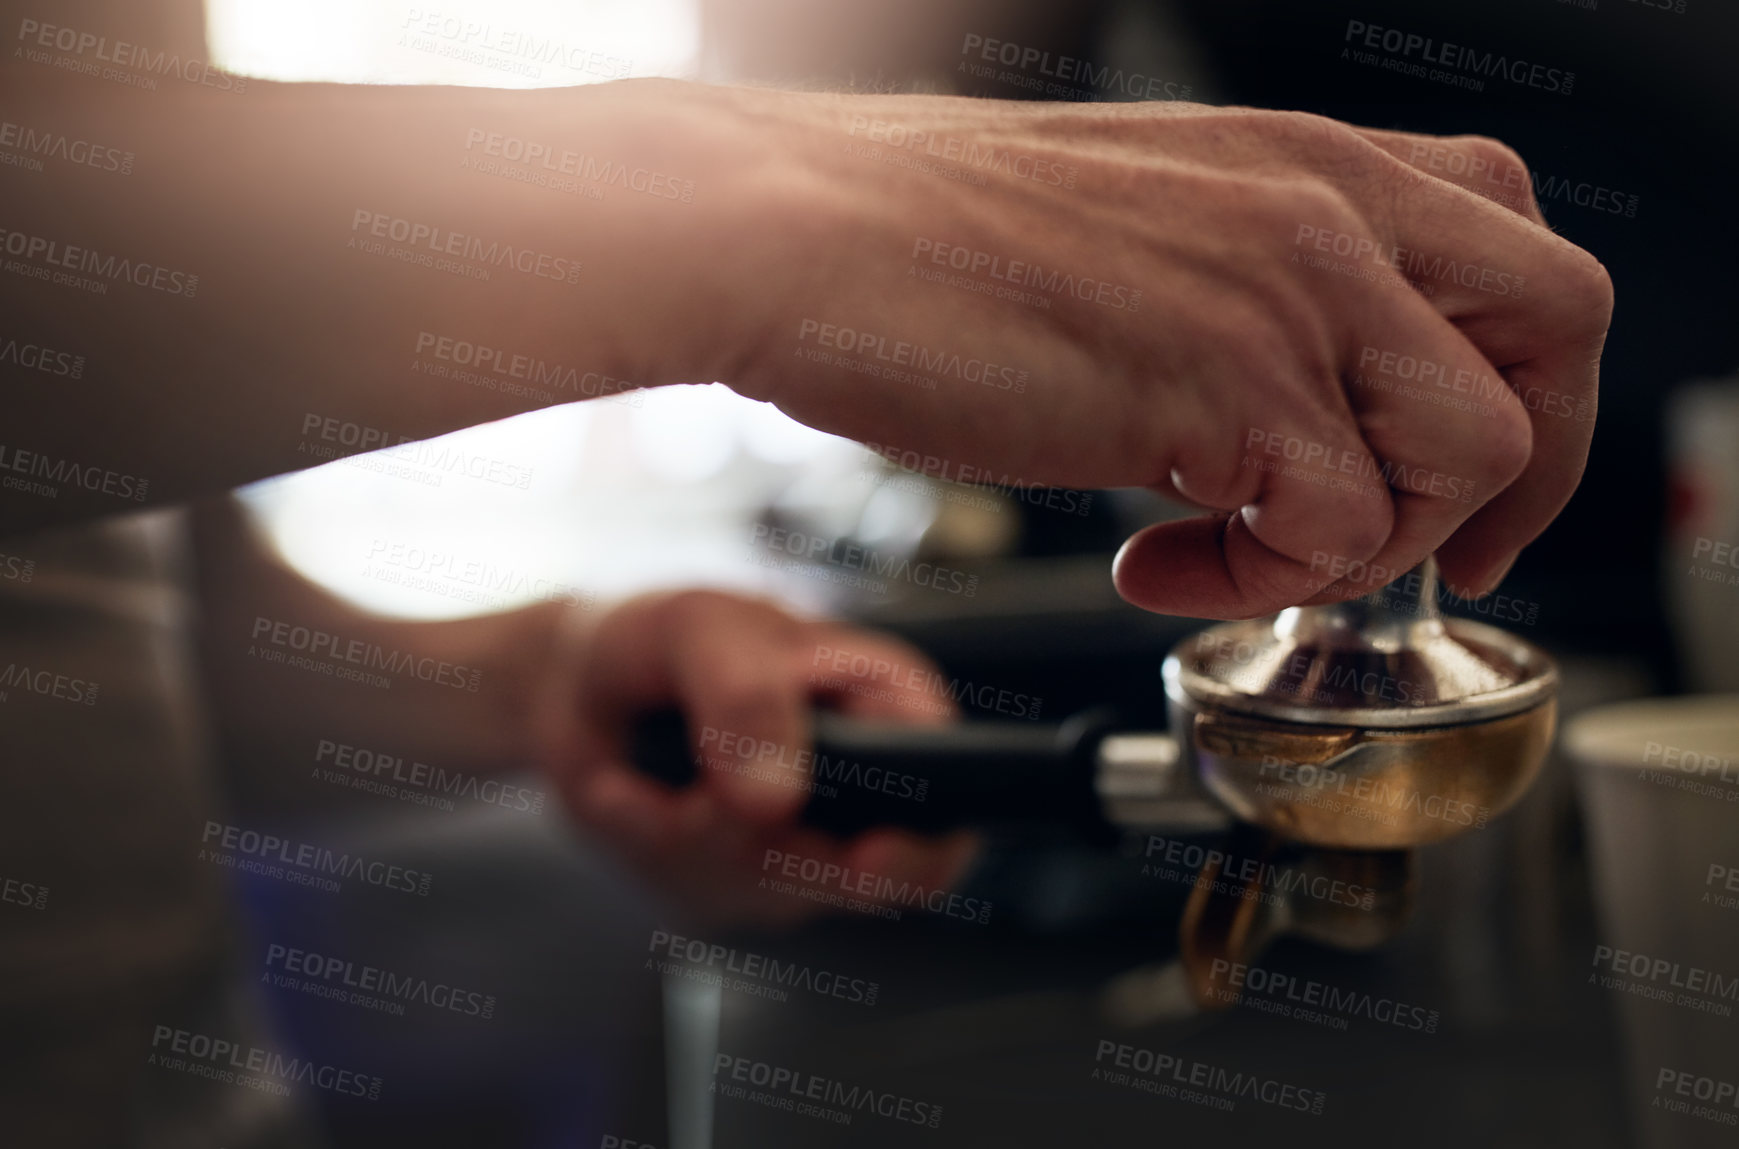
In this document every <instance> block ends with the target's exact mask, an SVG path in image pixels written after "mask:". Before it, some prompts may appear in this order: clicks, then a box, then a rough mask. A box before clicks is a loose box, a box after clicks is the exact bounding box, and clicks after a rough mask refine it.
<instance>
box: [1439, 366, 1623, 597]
mask: <svg viewBox="0 0 1739 1149" xmlns="http://www.w3.org/2000/svg"><path fill="white" fill-rule="evenodd" d="M1578 366H1579V370H1578V369H1577V366H1571V365H1566V366H1565V368H1563V369H1561V370H1553V369H1551V368H1548V367H1544V366H1536V365H1533V364H1525V365H1522V366H1519V367H1516V368H1512V369H1511V370H1510V371H1509V372H1508V375H1509V378H1510V383H1511V385H1512V387H1514V388H1515V391H1516V393H1517V394H1518V395H1519V396H1520V398H1521V402H1522V405H1523V407H1524V409H1525V410H1526V411H1527V415H1528V418H1529V421H1530V424H1531V426H1532V428H1533V454H1532V457H1531V458H1530V459H1529V462H1528V467H1527V470H1525V471H1524V472H1523V473H1522V476H1521V477H1520V478H1519V479H1517V480H1516V481H1515V482H1514V483H1512V484H1511V485H1510V486H1509V487H1508V488H1506V489H1505V490H1504V491H1503V492H1501V493H1500V494H1499V495H1498V496H1497V497H1496V498H1495V499H1493V500H1492V501H1491V502H1489V503H1487V504H1486V505H1485V506H1484V507H1482V508H1480V510H1479V511H1478V512H1476V513H1475V514H1474V516H1473V517H1472V518H1471V519H1469V520H1468V521H1467V523H1466V524H1464V525H1463V526H1462V527H1461V529H1460V530H1458V531H1457V532H1456V533H1455V535H1454V537H1453V538H1451V539H1449V540H1448V541H1447V542H1446V543H1445V544H1444V545H1443V546H1441V547H1439V548H1438V551H1437V559H1438V567H1439V569H1440V570H1441V572H1442V574H1443V579H1444V581H1445V582H1446V583H1448V585H1449V586H1450V588H1451V589H1452V590H1454V591H1455V592H1456V593H1457V594H1460V595H1464V596H1468V597H1477V596H1479V595H1482V594H1489V593H1490V592H1491V591H1493V590H1495V589H1497V586H1498V584H1499V583H1501V582H1502V581H1503V577H1504V575H1505V574H1507V573H1508V572H1509V569H1510V567H1511V566H1512V565H1513V564H1514V563H1515V560H1516V556H1517V555H1518V554H1519V553H1520V552H1521V549H1522V548H1523V547H1524V546H1526V545H1527V544H1528V543H1530V542H1532V541H1533V540H1534V539H1536V538H1538V537H1539V535H1540V533H1541V532H1542V531H1544V530H1545V529H1546V527H1547V526H1548V525H1549V524H1550V523H1551V522H1552V520H1553V519H1554V518H1556V517H1557V516H1558V512H1560V511H1562V510H1563V509H1564V505H1565V504H1566V503H1568V502H1569V501H1570V496H1571V495H1572V494H1574V493H1575V490H1576V486H1577V484H1578V483H1580V482H1581V481H1582V471H1583V468H1584V467H1585V466H1586V465H1587V462H1588V449H1589V446H1590V443H1591V441H1592V438H1593V433H1594V413H1595V408H1596V405H1597V400H1596V392H1597V390H1598V387H1599V370H1600V363H1599V352H1598V351H1595V352H1593V354H1591V355H1590V356H1588V358H1587V359H1586V361H1585V362H1583V363H1581V364H1580V365H1578ZM1566 382H1568V383H1569V384H1570V390H1568V391H1564V390H1559V387H1560V386H1563V385H1564V384H1565V383H1566Z"/></svg>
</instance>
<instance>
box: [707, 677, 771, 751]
mask: <svg viewBox="0 0 1739 1149" xmlns="http://www.w3.org/2000/svg"><path fill="white" fill-rule="evenodd" d="M708 693H709V698H708V699H707V701H708V710H709V712H710V713H712V714H713V715H715V716H716V717H717V721H718V723H719V725H720V726H721V727H723V728H724V729H726V730H729V731H731V732H732V733H734V734H748V735H761V734H764V733H770V732H774V731H777V730H778V729H779V727H780V725H781V724H782V722H783V721H784V719H785V717H786V715H787V714H788V713H789V712H790V709H791V692H790V691H789V690H786V689H784V688H782V687H781V686H780V685H779V684H778V683H777V682H774V681H773V680H771V679H768V678H766V677H763V676H761V675H760V674H758V673H755V672H754V671H752V670H750V671H744V670H734V671H725V672H722V673H721V674H720V675H719V676H718V677H717V678H716V679H715V680H714V681H713V682H712V683H711V685H710V687H709V688H708Z"/></svg>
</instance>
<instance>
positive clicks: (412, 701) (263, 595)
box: [195, 501, 579, 770]
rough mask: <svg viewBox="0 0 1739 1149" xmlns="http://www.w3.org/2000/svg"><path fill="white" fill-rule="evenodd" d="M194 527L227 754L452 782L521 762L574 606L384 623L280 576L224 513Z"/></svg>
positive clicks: (239, 520) (203, 640)
mask: <svg viewBox="0 0 1739 1149" xmlns="http://www.w3.org/2000/svg"><path fill="white" fill-rule="evenodd" d="M195 522H196V532H195V539H196V546H195V554H196V556H197V559H198V581H199V584H200V586H201V604H202V616H201V628H200V649H201V657H202V662H203V664H204V666H205V669H206V673H207V680H208V683H209V690H208V694H209V696H210V697H211V699H212V702H213V705H214V706H215V707H216V710H217V718H218V720H219V724H220V726H221V727H222V729H223V730H224V732H225V735H226V737H227V739H228V740H229V742H230V744H231V746H232V748H233V749H238V750H240V751H242V752H245V753H246V754H247V756H248V757H249V759H250V760H254V761H258V760H260V759H261V757H262V756H264V757H266V758H268V759H270V761H269V762H268V763H267V765H268V767H269V768H271V767H285V768H287V767H290V766H300V767H303V768H306V767H307V766H308V765H309V764H311V763H314V762H316V761H317V760H319V755H320V754H321V752H322V750H321V748H322V746H329V747H330V746H353V747H360V748H366V749H368V750H370V751H372V752H374V753H376V754H382V755H389V756H392V757H397V758H403V759H404V760H405V761H406V762H407V763H408V762H410V761H413V760H415V761H422V762H426V763H428V764H430V765H432V766H441V767H443V768H446V769H449V770H452V769H459V768H464V769H471V770H477V769H498V768H501V767H504V766H511V765H518V764H523V763H524V762H526V761H527V759H528V758H529V748H528V738H529V728H530V715H531V713H532V709H533V706H534V701H535V699H536V697H537V693H538V690H539V689H540V687H541V686H542V685H543V683H544V681H545V679H546V677H547V676H548V675H549V674H550V673H552V671H553V669H554V655H555V653H556V651H557V644H558V642H559V641H560V636H561V635H562V633H563V627H564V625H565V623H566V621H567V620H566V619H565V617H564V616H565V615H566V613H567V612H568V611H570V610H575V609H579V608H578V607H577V606H570V605H568V604H564V603H559V602H540V603H536V604H534V605H531V606H528V607H525V608H522V609H520V610H515V611H510V612H507V613H503V614H496V615H489V616H486V617H481V618H472V619H457V620H452V621H443V622H412V621H406V620H403V619H392V618H384V617H381V616H379V615H373V614H370V613H368V612H366V611H362V610H358V609H357V608H355V607H353V606H351V605H350V604H348V603H346V602H344V601H343V600H341V599H338V598H336V597H335V596H333V595H331V594H330V593H328V592H326V591H325V590H323V589H322V588H320V587H318V586H316V585H314V584H313V583H311V582H309V581H308V580H307V579H305V578H303V577H302V576H301V575H299V574H297V573H296V572H295V571H293V570H291V569H290V568H289V567H287V566H285V565H284V564H283V562H282V561H281V560H279V559H278V558H277V556H276V555H274V554H272V553H270V551H269V550H268V548H266V547H265V546H264V545H262V542H261V540H260V539H259V538H258V536H257V535H256V534H255V533H254V531H253V530H252V529H251V527H250V526H249V525H248V524H247V522H246V521H245V519H244V517H243V516H242V515H241V513H240V511H239V508H238V507H237V506H235V505H234V504H233V503H230V502H228V501H223V502H221V503H214V504H207V505H203V506H201V507H200V508H199V510H198V513H197V515H196V519H195ZM335 753H336V751H335V750H332V749H328V750H327V751H326V759H325V760H326V761H328V763H329V764H330V761H331V758H332V755H333V754H335Z"/></svg>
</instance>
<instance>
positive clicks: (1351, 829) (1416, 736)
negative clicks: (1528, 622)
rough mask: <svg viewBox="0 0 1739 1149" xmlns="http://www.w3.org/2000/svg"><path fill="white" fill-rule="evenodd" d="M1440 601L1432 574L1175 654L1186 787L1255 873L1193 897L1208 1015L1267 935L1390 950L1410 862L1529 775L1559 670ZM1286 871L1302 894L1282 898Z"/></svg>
mask: <svg viewBox="0 0 1739 1149" xmlns="http://www.w3.org/2000/svg"><path fill="white" fill-rule="evenodd" d="M1437 594H1438V583H1437V570H1436V563H1435V561H1434V560H1432V559H1427V560H1426V561H1425V562H1423V563H1421V564H1420V565H1419V566H1418V567H1417V568H1415V569H1414V570H1413V571H1411V572H1409V573H1408V574H1407V575H1405V576H1403V577H1402V578H1401V579H1399V580H1397V581H1396V582H1394V583H1392V584H1390V585H1388V586H1386V587H1383V588H1382V589H1380V590H1377V591H1375V592H1373V593H1372V594H1369V595H1366V596H1365V597H1363V598H1359V599H1352V600H1348V601H1346V602H1341V603H1335V604H1332V605H1324V606H1308V607H1294V608H1292V609H1290V610H1285V611H1282V612H1281V613H1280V614H1279V615H1277V616H1275V617H1273V618H1271V619H1265V620H1260V621H1252V622H1237V623H1227V624H1223V625H1220V626H1215V627H1211V628H1209V629H1208V630H1206V631H1203V632H1202V633H1201V634H1199V635H1197V636H1196V637H1195V638H1193V639H1190V640H1188V641H1186V642H1185V643H1184V644H1182V645H1181V646H1179V647H1178V648H1177V649H1175V650H1174V651H1173V652H1172V654H1171V656H1170V657H1169V658H1167V660H1166V664H1165V672H1164V676H1165V684H1166V692H1167V698H1168V704H1169V706H1170V709H1171V718H1172V730H1173V731H1174V733H1175V734H1176V736H1177V740H1178V743H1179V749H1180V752H1181V753H1182V755H1183V756H1184V758H1185V759H1186V760H1187V761H1188V764H1189V766H1190V767H1191V769H1190V771H1189V773H1190V774H1191V775H1193V776H1194V777H1195V778H1196V779H1197V781H1198V782H1199V784H1200V785H1201V786H1202V787H1203V789H1204V790H1205V791H1206V792H1207V793H1208V794H1210V795H1211V796H1212V797H1213V798H1214V799H1215V800H1216V801H1217V802H1218V803H1219V804H1221V805H1223V806H1224V807H1225V808H1226V809H1228V810H1229V811H1231V813H1232V815H1233V816H1234V817H1235V818H1236V819H1237V820H1238V821H1239V822H1240V823H1242V824H1243V826H1241V827H1240V828H1239V830H1238V832H1237V839H1238V841H1239V842H1240V845H1241V848H1242V849H1243V850H1244V852H1245V855H1247V856H1250V855H1253V856H1255V857H1257V858H1258V859H1260V861H1259V862H1258V865H1257V866H1256V867H1255V868H1254V870H1253V871H1252V869H1251V867H1248V866H1246V867H1245V868H1244V870H1245V872H1244V873H1243V874H1242V875H1235V874H1231V873H1228V872H1226V869H1225V867H1224V866H1223V865H1221V866H1215V865H1210V866H1209V867H1208V868H1207V869H1205V870H1204V871H1203V872H1202V874H1201V875H1200V876H1199V878H1198V881H1197V885H1196V887H1195V889H1194V891H1193V892H1192V896H1191V900H1190V904H1189V906H1188V907H1187V908H1186V910H1185V914H1184V920H1183V925H1182V938H1181V943H1182V944H1181V950H1182V954H1183V962H1184V967H1185V970H1186V973H1187V974H1188V978H1189V983H1190V989H1191V992H1192V993H1193V995H1194V997H1195V998H1196V1000H1197V1002H1198V1003H1200V1004H1201V1005H1203V1006H1205V1007H1209V1008H1213V1007H1223V1006H1226V1005H1230V1004H1231V1003H1232V1002H1234V1001H1236V1000H1237V993H1236V990H1235V986H1234V985H1233V984H1232V983H1231V979H1229V977H1228V976H1227V971H1228V970H1229V969H1232V968H1235V967H1238V966H1240V965H1244V964H1247V963H1248V962H1249V961H1250V960H1252V959H1253V958H1254V957H1255V955H1256V954H1257V953H1259V952H1260V950H1261V949H1262V947H1263V946H1264V945H1265V944H1266V942H1267V941H1268V940H1269V938H1271V937H1273V936H1275V935H1276V934H1278V933H1283V932H1284V933H1294V934H1300V935H1303V936H1307V937H1310V938H1311V939H1313V940H1316V941H1319V942H1323V943H1325V944H1328V945H1335V946H1340V947H1342V948H1349V949H1362V948H1367V947H1369V946H1372V945H1376V944H1380V943H1381V942H1382V941H1384V940H1386V939H1387V938H1388V937H1390V936H1392V935H1393V934H1394V933H1395V932H1396V931H1398V930H1399V929H1400V927H1401V925H1402V924H1403V923H1404V922H1405V920H1406V918H1407V914H1408V911H1409V909H1410V906H1411V902H1412V890H1413V883H1414V880H1415V877H1414V876H1415V873H1416V866H1415V864H1414V860H1413V857H1412V852H1413V851H1414V850H1415V849H1416V848H1417V847H1420V846H1425V845H1429V844H1431V843H1434V842H1440V841H1443V840H1445V839H1447V838H1451V837H1454V836H1456V835H1458V834H1462V833H1465V832H1467V831H1469V830H1474V829H1479V828H1481V827H1483V826H1485V824H1486V823H1487V821H1489V820H1490V819H1491V818H1492V817H1494V816H1495V815H1497V814H1498V813H1500V812H1501V811H1503V810H1504V809H1507V808H1508V807H1509V806H1510V805H1511V804H1513V803H1514V802H1515V801H1516V800H1517V799H1518V798H1519V797H1520V796H1521V795H1522V794H1523V793H1524V792H1525V791H1526V790H1527V788H1528V786H1529V784H1530V783H1531V782H1532V781H1533V779H1534V776H1535V775H1536V774H1537V773H1538V771H1539V768H1540V765H1541V763H1542V762H1543V761H1544V760H1545V754H1546V750H1547V747H1548V746H1549V745H1550V742H1551V738H1552V731H1553V727H1554V724H1555V720H1556V712H1557V707H1556V701H1555V695H1556V689H1557V682H1558V676H1557V670H1556V668H1555V667H1554V666H1553V664H1552V662H1551V660H1550V658H1548V657H1547V656H1546V655H1545V654H1544V652H1542V651H1540V650H1539V649H1538V648H1536V647H1534V646H1533V645H1531V644H1529V643H1527V642H1524V641H1523V640H1521V639H1519V638H1517V637H1515V636H1513V635H1510V634H1507V633H1505V632H1504V631H1501V630H1498V629H1497V628H1495V627H1491V626H1486V625H1484V624H1482V623H1476V622H1470V621H1466V620H1462V619H1451V618H1445V617H1444V616H1443V614H1442V612H1441V611H1440V610H1439V609H1438V603H1437ZM1186 731H1187V732H1188V736H1187V737H1186V736H1185V732H1186ZM1227 853H1228V856H1232V855H1231V851H1229V850H1228V851H1227ZM1277 866H1278V867H1284V868H1286V869H1287V871H1288V872H1290V873H1292V874H1294V875H1301V876H1302V877H1301V880H1297V881H1294V882H1293V883H1292V884H1291V885H1290V886H1285V885H1284V884H1283V885H1282V888H1281V889H1280V890H1278V891H1277V890H1276V889H1275V888H1274V883H1273V882H1272V879H1271V875H1272V874H1273V873H1275V872H1276V870H1275V867H1277ZM1252 873H1253V874H1254V875H1255V876H1252ZM1303 879H1324V880H1329V881H1331V882H1339V883H1340V885H1339V886H1338V887H1337V886H1333V885H1331V886H1330V887H1329V888H1331V889H1333V888H1340V889H1345V888H1348V887H1357V888H1359V889H1361V890H1365V891H1369V896H1361V898H1360V899H1359V900H1360V901H1362V902H1363V903H1365V904H1363V905H1357V906H1355V905H1350V904H1348V899H1346V898H1340V899H1336V898H1332V897H1330V898H1322V897H1317V896H1315V894H1316V892H1318V891H1320V889H1321V888H1322V885H1321V882H1320V881H1311V880H1303ZM1373 882H1374V883H1375V884H1372V883H1373Z"/></svg>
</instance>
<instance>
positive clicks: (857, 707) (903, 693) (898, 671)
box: [808, 623, 959, 725]
mask: <svg viewBox="0 0 1739 1149" xmlns="http://www.w3.org/2000/svg"><path fill="white" fill-rule="evenodd" d="M810 626H811V628H812V629H811V631H810V642H811V643H812V645H813V647H814V649H813V651H812V653H811V654H810V658H809V665H810V673H809V678H808V685H809V689H810V691H811V692H812V693H813V694H814V696H815V697H816V699H817V700H819V701H821V702H823V703H825V704H826V705H828V706H830V707H832V708H833V709H836V710H839V711H841V712H842V713H845V714H850V715H854V716H856V717H859V718H881V719H887V720H889V721H894V722H910V723H913V724H915V725H939V724H942V723H946V722H949V721H952V720H953V719H954V718H956V717H957V716H958V714H959V708H958V707H956V706H955V705H954V699H953V697H952V696H951V695H950V694H949V693H948V687H947V683H946V681H945V680H944V679H943V676H942V673H941V672H940V671H939V670H937V668H936V665H935V663H933V662H931V661H930V660H929V659H928V658H926V657H925V656H924V655H923V654H922V653H920V652H919V651H918V650H917V649H915V648H914V647H911V646H908V645H907V644H906V643H903V642H900V641H898V640H896V639H892V638H889V637H887V636H886V635H880V634H873V633H869V632H865V631H860V630H853V629H850V628H848V627H837V626H833V625H832V624H829V623H812V624H810Z"/></svg>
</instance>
